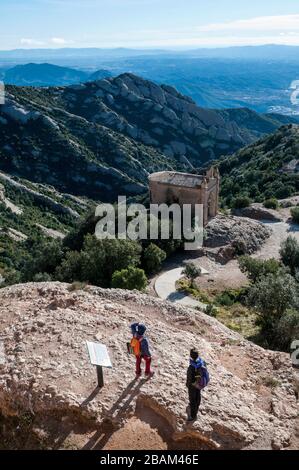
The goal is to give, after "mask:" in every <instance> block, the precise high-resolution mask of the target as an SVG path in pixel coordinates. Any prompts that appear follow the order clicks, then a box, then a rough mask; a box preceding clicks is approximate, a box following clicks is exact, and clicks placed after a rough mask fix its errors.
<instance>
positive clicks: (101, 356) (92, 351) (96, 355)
mask: <svg viewBox="0 0 299 470" xmlns="http://www.w3.org/2000/svg"><path fill="white" fill-rule="evenodd" d="M86 344H87V349H88V353H89V358H90V362H91V364H92V365H93V366H101V367H109V368H112V364H111V360H110V357H109V354H108V350H107V347H106V346H105V344H100V343H92V342H91V341H86Z"/></svg>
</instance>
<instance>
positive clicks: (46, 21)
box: [0, 0, 299, 50]
mask: <svg viewBox="0 0 299 470" xmlns="http://www.w3.org/2000/svg"><path fill="white" fill-rule="evenodd" d="M0 21H1V28H0V50H9V49H19V48H27V49H33V48H61V47H102V48H110V47H134V48H157V47H162V48H172V49H179V48H193V47H219V46H220V47H225V46H232V45H236V46H242V45H259V44H287V45H299V1H298V0H0Z"/></svg>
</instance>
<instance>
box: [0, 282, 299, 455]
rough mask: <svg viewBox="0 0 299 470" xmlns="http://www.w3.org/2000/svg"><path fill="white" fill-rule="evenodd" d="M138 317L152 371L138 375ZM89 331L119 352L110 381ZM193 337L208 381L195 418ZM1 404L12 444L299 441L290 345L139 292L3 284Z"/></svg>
mask: <svg viewBox="0 0 299 470" xmlns="http://www.w3.org/2000/svg"><path fill="white" fill-rule="evenodd" d="M134 320H140V321H143V322H145V323H146V324H147V326H148V335H149V338H150V342H151V347H152V350H153V366H154V370H155V375H154V377H153V378H152V379H150V380H145V379H141V380H138V381H135V380H134V360H133V358H132V357H128V355H127V353H126V341H127V340H128V339H129V337H130V334H129V325H130V323H131V322H133V321H134ZM86 340H94V341H99V342H102V343H105V344H106V345H107V346H108V349H109V352H110V355H111V359H112V363H113V369H111V370H106V371H105V387H104V388H103V389H102V390H98V389H96V374H95V370H94V367H93V366H91V365H90V364H89V360H88V356H87V350H86V345H85V341H86ZM193 345H196V346H197V347H198V348H199V349H200V352H201V354H202V356H203V357H204V358H205V359H206V360H207V362H208V365H209V369H210V372H211V384H210V386H209V388H208V389H207V390H206V391H205V392H204V393H203V404H202V408H201V413H200V415H199V419H198V421H197V422H196V423H194V424H193V425H187V424H186V405H187V393H186V388H185V372H186V366H187V364H188V351H189V348H190V347H191V346H193ZM0 409H1V414H2V417H1V418H0V426H1V444H0V445H1V446H2V447H4V448H9V447H13V448H20V447H22V448H37V447H38V448H85V449H100V448H106V449H113V448H122V449H126V448H130V449H132V448H133V449H138V448H154V449H155V448H168V449H171V448H177V449H178V448H195V449H210V448H212V449H217V448H223V449H226V448H232V449H245V448H249V449H257V448H265V449H273V448H274V449H283V448H291V447H294V446H295V447H296V446H297V447H298V441H297V439H298V437H296V426H297V425H298V422H297V421H296V418H297V415H298V408H297V403H296V398H295V391H294V386H293V371H292V368H291V364H290V359H289V357H288V355H286V354H283V353H275V352H271V351H265V350H263V349H261V348H260V347H258V346H256V345H254V344H252V343H250V342H248V341H245V340H244V339H243V338H242V337H241V336H240V335H238V334H237V333H235V332H232V331H231V330H228V329H227V328H225V327H224V326H223V325H221V324H220V323H219V322H218V321H217V320H215V319H212V318H210V317H208V316H206V315H204V314H203V313H201V312H199V311H196V310H190V309H188V308H186V307H181V306H174V305H172V304H170V303H167V302H165V301H161V300H158V299H154V298H152V297H150V296H147V295H143V294H139V293H135V292H126V291H119V290H114V291H109V290H103V289H100V288H93V287H88V288H86V289H85V290H73V288H72V287H71V286H69V285H66V284H60V283H41V284H27V285H18V286H13V287H9V288H5V289H1V290H0ZM138 430H139V431H138ZM120 445H121V447H119V446H120Z"/></svg>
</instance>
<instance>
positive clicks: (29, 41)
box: [20, 38, 45, 46]
mask: <svg viewBox="0 0 299 470" xmlns="http://www.w3.org/2000/svg"><path fill="white" fill-rule="evenodd" d="M20 42H21V44H22V46H44V45H45V43H44V42H43V41H38V40H37V39H33V38H22V39H21V41H20Z"/></svg>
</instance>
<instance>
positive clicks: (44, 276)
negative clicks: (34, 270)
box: [32, 273, 52, 282]
mask: <svg viewBox="0 0 299 470" xmlns="http://www.w3.org/2000/svg"><path fill="white" fill-rule="evenodd" d="M32 280H33V282H50V281H52V276H50V274H48V273H38V274H35V276H34V277H33V279H32Z"/></svg>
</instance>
